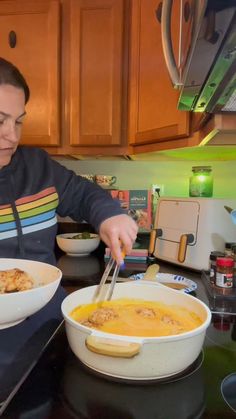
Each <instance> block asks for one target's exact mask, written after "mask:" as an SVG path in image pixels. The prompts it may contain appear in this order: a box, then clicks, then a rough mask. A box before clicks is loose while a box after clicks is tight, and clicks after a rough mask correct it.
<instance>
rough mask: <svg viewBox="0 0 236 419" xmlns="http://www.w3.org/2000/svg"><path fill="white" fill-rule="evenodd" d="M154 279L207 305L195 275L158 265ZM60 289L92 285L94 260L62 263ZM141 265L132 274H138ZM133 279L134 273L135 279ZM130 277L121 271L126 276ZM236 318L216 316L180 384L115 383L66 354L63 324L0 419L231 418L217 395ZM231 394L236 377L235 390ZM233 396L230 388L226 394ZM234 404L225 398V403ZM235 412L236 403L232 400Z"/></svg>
mask: <svg viewBox="0 0 236 419" xmlns="http://www.w3.org/2000/svg"><path fill="white" fill-rule="evenodd" d="M159 264H160V272H168V273H173V274H179V275H182V276H185V277H186V278H189V279H192V280H193V281H195V282H196V283H197V285H198V288H197V291H196V296H197V297H198V298H200V299H201V300H203V301H204V302H206V303H207V304H209V298H208V295H207V293H206V291H205V287H204V284H203V282H202V279H201V273H199V272H194V271H191V270H189V269H180V268H179V267H177V266H174V265H170V264H165V263H162V262H159ZM58 266H59V267H61V269H62V270H63V274H64V276H63V283H62V284H64V286H65V287H66V286H67V285H69V287H74V289H77V288H80V287H83V286H86V285H91V284H93V283H98V282H99V280H100V277H101V272H102V270H103V268H104V264H103V261H102V260H101V258H100V257H97V256H95V255H90V256H88V257H87V258H70V259H69V260H68V257H66V256H65V257H63V256H62V257H61V258H59V259H58ZM145 269H146V267H145V266H143V265H142V264H140V269H139V267H138V268H137V269H136V270H135V271H136V272H138V271H140V272H142V271H143V270H145ZM133 272H134V271H133ZM130 273H131V271H130V270H129V269H128V266H127V269H126V271H123V272H122V274H123V276H128V275H129V274H130ZM235 331H236V316H235V315H233V314H231V315H228V314H224V313H218V314H214V315H213V318H212V324H211V326H210V327H209V328H208V331H207V336H206V341H205V344H204V349H203V351H202V353H201V355H200V356H199V358H198V360H197V361H196V363H195V365H194V368H193V369H192V370H191V369H190V370H188V373H187V374H185V376H182V377H181V378H179V379H178V380H177V379H176V380H174V379H173V380H170V381H169V382H159V383H149V384H144V383H139V384H136V383H132V382H130V383H126V382H114V381H110V380H108V379H106V378H104V377H99V376H97V375H95V374H94V373H93V372H92V371H90V370H88V369H86V367H84V366H83V365H82V364H81V362H80V361H79V360H78V359H77V358H76V357H75V355H74V354H73V353H72V351H71V350H70V347H69V345H68V342H67V338H66V334H65V328H64V323H62V324H61V326H60V327H59V329H58V330H57V332H56V333H55V335H54V337H53V338H52V339H51V341H50V343H49V344H48V345H47V347H46V348H45V350H44V352H43V354H42V356H41V357H40V359H39V360H38V362H37V363H36V365H35V367H34V368H33V370H32V371H31V373H30V374H29V375H28V377H27V378H26V380H25V381H24V382H23V384H22V385H21V387H20V388H19V389H18V391H17V392H16V394H15V396H14V397H13V399H12V401H11V402H10V403H9V404H8V406H6V407H5V409H4V411H3V414H2V417H3V418H5V419H17V418H20V419H31V418H32V419H53V418H57V419H58V418H60V419H64V418H65V419H66V418H68V419H70V418H71V419H72V418H81V419H176V418H178V419H190V418H193V419H195V418H211V419H217V418H219V419H226V418H234V417H236V413H235V412H234V411H233V410H232V409H231V408H230V407H229V406H228V405H227V403H226V402H225V401H224V398H223V396H222V394H221V383H222V380H223V379H224V378H225V377H226V376H228V375H230V374H233V375H234V373H235V375H236V339H235ZM233 386H234V387H233V393H234V394H236V377H235V383H234V384H233ZM231 388H232V386H231ZM232 398H234V396H232V395H231V399H232ZM234 402H235V404H236V401H235V399H234Z"/></svg>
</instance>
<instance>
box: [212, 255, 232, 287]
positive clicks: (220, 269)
mask: <svg viewBox="0 0 236 419" xmlns="http://www.w3.org/2000/svg"><path fill="white" fill-rule="evenodd" d="M233 270H234V260H233V259H232V258H227V257H219V258H217V259H216V285H217V286H218V287H222V288H232V287H233Z"/></svg>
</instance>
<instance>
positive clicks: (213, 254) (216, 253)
mask: <svg viewBox="0 0 236 419" xmlns="http://www.w3.org/2000/svg"><path fill="white" fill-rule="evenodd" d="M224 255H225V254H224V253H223V252H219V251H218V250H213V251H212V252H211V254H210V259H211V260H216V259H217V258H219V257H224Z"/></svg>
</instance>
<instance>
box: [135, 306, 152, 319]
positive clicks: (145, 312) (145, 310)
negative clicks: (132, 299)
mask: <svg viewBox="0 0 236 419" xmlns="http://www.w3.org/2000/svg"><path fill="white" fill-rule="evenodd" d="M136 313H137V314H140V316H143V317H149V318H154V317H156V313H155V311H154V310H153V309H152V308H148V307H143V308H141V307H140V308H137V310H136Z"/></svg>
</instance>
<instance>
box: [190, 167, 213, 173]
mask: <svg viewBox="0 0 236 419" xmlns="http://www.w3.org/2000/svg"><path fill="white" fill-rule="evenodd" d="M192 171H193V172H211V171H212V167H211V166H193V167H192Z"/></svg>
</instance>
